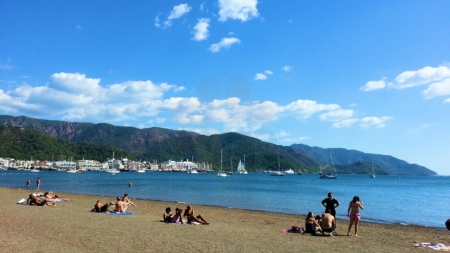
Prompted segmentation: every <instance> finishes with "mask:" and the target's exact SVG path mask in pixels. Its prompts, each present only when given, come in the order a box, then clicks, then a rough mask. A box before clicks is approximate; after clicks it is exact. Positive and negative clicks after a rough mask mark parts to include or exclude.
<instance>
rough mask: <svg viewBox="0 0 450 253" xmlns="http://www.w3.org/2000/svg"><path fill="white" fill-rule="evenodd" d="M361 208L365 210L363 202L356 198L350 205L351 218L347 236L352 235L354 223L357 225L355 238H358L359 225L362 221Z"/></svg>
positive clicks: (349, 214) (349, 215)
mask: <svg viewBox="0 0 450 253" xmlns="http://www.w3.org/2000/svg"><path fill="white" fill-rule="evenodd" d="M359 208H361V210H364V205H363V203H362V201H360V200H359V197H358V196H354V197H353V200H352V201H351V202H350V204H349V205H348V210H347V216H348V217H349V218H350V224H349V225H348V232H347V235H350V230H351V229H352V226H353V223H354V224H355V236H358V224H359V221H360V220H361V215H360V214H359Z"/></svg>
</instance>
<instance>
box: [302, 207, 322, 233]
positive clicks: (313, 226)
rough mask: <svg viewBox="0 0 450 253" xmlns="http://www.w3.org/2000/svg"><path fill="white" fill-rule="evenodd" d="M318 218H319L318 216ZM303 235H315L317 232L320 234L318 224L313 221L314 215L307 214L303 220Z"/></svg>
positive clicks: (320, 230)
mask: <svg viewBox="0 0 450 253" xmlns="http://www.w3.org/2000/svg"><path fill="white" fill-rule="evenodd" d="M319 217H320V216H319ZM305 229H306V231H305V233H308V234H312V235H316V233H317V232H322V229H321V228H320V225H319V223H318V222H317V220H316V219H314V214H313V213H312V212H309V213H308V215H307V216H306V219H305Z"/></svg>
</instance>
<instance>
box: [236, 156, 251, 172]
mask: <svg viewBox="0 0 450 253" xmlns="http://www.w3.org/2000/svg"><path fill="white" fill-rule="evenodd" d="M236 173H238V174H248V172H247V170H245V155H244V163H242V162H241V160H239V164H238V167H237V170H236Z"/></svg>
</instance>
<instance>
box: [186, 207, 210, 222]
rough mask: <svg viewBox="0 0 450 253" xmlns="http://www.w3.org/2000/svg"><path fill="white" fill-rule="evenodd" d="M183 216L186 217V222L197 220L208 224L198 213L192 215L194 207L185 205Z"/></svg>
mask: <svg viewBox="0 0 450 253" xmlns="http://www.w3.org/2000/svg"><path fill="white" fill-rule="evenodd" d="M183 216H184V217H187V220H188V223H192V222H199V223H201V224H202V225H209V223H208V222H207V221H206V220H205V219H203V217H202V216H201V215H200V214H199V215H197V216H195V215H194V208H193V207H191V206H187V207H186V210H185V211H184V214H183Z"/></svg>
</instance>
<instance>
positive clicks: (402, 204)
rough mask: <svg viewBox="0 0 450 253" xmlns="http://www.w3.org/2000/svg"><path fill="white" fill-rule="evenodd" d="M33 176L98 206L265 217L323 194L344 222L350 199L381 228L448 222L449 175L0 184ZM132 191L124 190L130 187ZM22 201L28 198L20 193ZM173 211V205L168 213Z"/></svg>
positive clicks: (296, 209) (298, 208)
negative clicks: (130, 201)
mask: <svg viewBox="0 0 450 253" xmlns="http://www.w3.org/2000/svg"><path fill="white" fill-rule="evenodd" d="M37 177H40V178H41V190H42V191H50V190H51V191H53V192H55V193H57V194H58V192H71V193H81V194H89V195H104V196H105V198H104V200H103V201H104V202H106V201H113V200H114V199H113V198H114V197H115V196H122V195H123V194H124V193H128V194H129V195H130V196H131V197H132V198H140V199H149V200H162V201H171V202H179V203H180V204H174V207H175V206H179V207H184V205H185V204H184V203H189V204H203V205H216V206H223V207H230V208H240V209H252V210H263V211H269V212H280V213H291V214H307V213H308V212H310V211H312V212H314V213H315V214H320V213H323V211H324V208H323V207H322V205H321V201H322V199H324V198H326V196H327V193H328V192H333V195H334V198H335V199H337V200H338V201H339V202H340V203H341V205H340V206H339V207H338V208H337V217H338V218H342V219H347V216H346V214H347V208H348V204H349V202H350V201H351V200H352V198H353V196H354V195H358V196H359V197H360V198H361V200H362V201H363V202H364V205H365V209H364V210H363V211H362V212H361V215H362V220H364V221H373V222H382V223H404V224H418V225H423V226H431V227H439V228H445V224H444V223H445V221H446V220H447V219H449V218H450V204H449V199H450V177H444V176H434V177H420V176H402V177H398V176H377V178H375V179H371V178H369V176H368V175H339V177H338V179H336V180H322V179H318V176H317V175H308V174H305V175H286V176H285V177H273V176H269V174H266V173H249V174H248V175H238V174H234V175H232V176H230V177H226V178H223V177H218V176H217V175H216V174H215V173H200V174H187V173H174V172H150V173H133V172H122V173H118V174H115V175H111V174H110V173H106V172H86V173H76V174H71V173H66V172H39V173H30V172H24V171H2V172H0V185H1V186H6V187H11V188H25V183H26V180H28V179H30V180H31V183H32V184H31V186H32V189H34V187H35V181H36V179H37ZM130 181H131V182H132V183H133V185H134V186H133V187H128V183H129V182H130ZM24 197H26V196H24ZM172 209H173V208H172Z"/></svg>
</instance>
